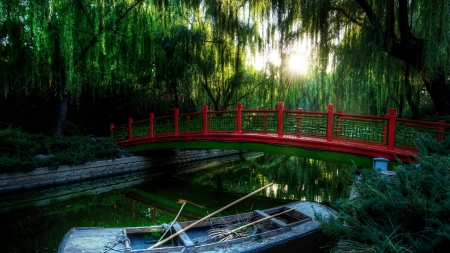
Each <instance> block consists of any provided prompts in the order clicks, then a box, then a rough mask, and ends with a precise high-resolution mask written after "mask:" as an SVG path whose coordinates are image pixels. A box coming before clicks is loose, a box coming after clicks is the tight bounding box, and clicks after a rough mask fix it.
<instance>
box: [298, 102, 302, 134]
mask: <svg viewBox="0 0 450 253" xmlns="http://www.w3.org/2000/svg"><path fill="white" fill-rule="evenodd" d="M302 117H303V109H302V108H298V114H297V134H300V133H301V132H302Z"/></svg>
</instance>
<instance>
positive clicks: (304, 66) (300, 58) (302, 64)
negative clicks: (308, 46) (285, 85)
mask: <svg viewBox="0 0 450 253" xmlns="http://www.w3.org/2000/svg"><path fill="white" fill-rule="evenodd" d="M289 69H290V70H291V71H293V72H296V73H298V74H301V75H306V74H308V70H309V63H308V60H307V59H306V57H305V56H304V55H301V54H298V53H294V54H291V55H290V56H289Z"/></svg>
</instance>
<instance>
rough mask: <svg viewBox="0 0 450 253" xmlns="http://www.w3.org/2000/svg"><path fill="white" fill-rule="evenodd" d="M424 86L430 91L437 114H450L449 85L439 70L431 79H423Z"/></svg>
mask: <svg viewBox="0 0 450 253" xmlns="http://www.w3.org/2000/svg"><path fill="white" fill-rule="evenodd" d="M425 87H426V88H427V90H428V93H430V97H431V100H433V103H434V106H435V107H436V111H437V113H438V114H439V115H445V114H447V115H450V85H449V84H448V83H447V82H446V77H445V75H444V74H443V73H442V72H441V73H439V74H438V75H437V76H436V77H435V78H433V79H432V80H431V81H425Z"/></svg>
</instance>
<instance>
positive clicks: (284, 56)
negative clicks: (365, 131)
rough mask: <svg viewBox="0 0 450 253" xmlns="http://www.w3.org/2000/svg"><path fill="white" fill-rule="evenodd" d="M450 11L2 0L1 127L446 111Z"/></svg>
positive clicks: (302, 3)
mask: <svg viewBox="0 0 450 253" xmlns="http://www.w3.org/2000/svg"><path fill="white" fill-rule="evenodd" d="M437 7H439V8H437ZM449 13H450V3H448V2H447V1H443V0H441V1H418V0H412V1H407V0H401V1H393V0H385V1H368V0H367V1H366V0H362V1H361V0H358V1H335V0H322V1H307V0H297V1H288V0H285V1H251V0H234V1H230V0H225V1H209V0H203V1H200V0H191V1H176V0H172V1H169V0H157V1H144V0H135V1H83V0H74V1H68V0H58V1H44V0H42V1H39V0H38V1H25V0H24V1H12V0H5V1H2V2H1V3H0V75H1V76H0V80H1V81H0V90H1V92H2V96H1V100H0V105H1V106H0V108H1V109H0V110H1V114H0V115H1V116H0V126H1V127H2V128H4V127H8V126H13V127H23V129H24V130H26V131H34V132H36V131H37V132H44V133H48V134H54V135H63V134H64V131H66V133H67V134H76V133H79V134H95V135H107V134H108V133H107V130H106V129H107V128H108V124H109V123H110V122H116V123H120V122H125V121H126V118H128V117H135V118H144V117H147V116H148V113H149V112H155V113H156V115H162V114H168V113H172V110H173V108H175V107H177V108H180V111H181V112H191V111H200V110H201V106H202V105H204V104H208V105H209V106H210V108H211V109H213V110H222V109H230V108H234V107H235V105H236V103H237V102H243V103H244V107H245V108H275V106H276V103H277V102H278V101H283V102H285V107H286V108H289V109H296V108H303V109H304V110H320V111H324V110H326V106H327V104H328V103H333V104H335V106H336V108H337V109H341V110H343V111H344V112H347V113H362V114H371V115H383V114H385V113H387V111H388V109H389V108H390V107H396V108H398V112H399V115H398V116H399V117H409V118H415V119H420V118H424V117H429V116H431V115H446V114H447V115H448V114H449V113H450V99H449V97H448V96H450V95H449V94H450V88H449V84H448V77H449V74H450V63H449V61H450V57H449V53H450V45H449V40H450V32H449V30H450V29H449V27H448V22H447V20H448V18H449V15H450V14H449ZM300 43H302V45H303V46H301V47H299V46H298V45H299V44H300ZM305 45H306V46H305ZM299 51H301V52H299ZM299 53H301V54H303V55H305V57H304V59H303V60H304V61H305V60H306V61H307V67H308V68H307V71H306V69H304V70H303V71H296V67H297V68H301V65H300V64H299V63H298V62H296V61H295V60H294V61H293V58H294V57H295V55H298V54H299ZM269 55H275V56H276V58H277V60H273V59H270V57H269ZM296 64H297V65H296Z"/></svg>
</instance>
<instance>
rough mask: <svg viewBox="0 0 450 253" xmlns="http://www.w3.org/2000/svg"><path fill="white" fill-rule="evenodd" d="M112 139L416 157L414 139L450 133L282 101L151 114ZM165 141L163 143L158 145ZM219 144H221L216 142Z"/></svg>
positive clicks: (447, 128)
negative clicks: (287, 104)
mask: <svg viewBox="0 0 450 253" xmlns="http://www.w3.org/2000/svg"><path fill="white" fill-rule="evenodd" d="M110 131H111V136H113V138H114V139H115V140H116V143H117V144H119V145H121V146H124V147H129V148H133V147H136V146H141V147H142V146H143V145H145V144H153V145H156V144H158V143H161V144H162V143H170V142H173V143H177V144H179V145H180V147H179V148H183V144H182V143H180V142H187V141H189V142H195V141H211V142H212V141H218V142H234V143H241V142H242V143H243V142H246V143H264V144H270V145H282V146H292V147H303V148H310V149H320V150H329V151H337V152H343V153H350V154H357V155H362V156H368V157H383V158H387V159H390V160H397V159H400V160H402V161H404V162H408V161H409V160H414V156H415V155H417V154H418V152H417V150H415V145H416V140H417V139H418V138H421V136H422V135H426V136H428V137H429V138H435V139H436V141H437V142H440V141H442V140H444V139H445V138H447V137H448V136H450V124H447V123H445V122H444V121H439V122H429V121H419V120H410V119H401V118H397V117H396V109H395V108H391V109H390V110H389V114H387V115H384V116H370V115H356V114H345V113H343V112H341V111H338V112H334V105H332V104H330V105H329V106H328V111H327V112H309V111H303V110H301V109H298V110H284V105H283V103H282V102H280V103H278V109H277V110H267V109H264V110H243V107H242V104H241V103H238V105H237V110H230V111H208V107H207V106H204V107H203V111H202V112H196V113H185V114H180V113H179V110H178V109H175V110H174V114H173V115H168V116H162V117H154V114H153V113H150V117H149V119H144V120H140V121H136V122H133V119H131V118H130V119H128V124H124V125H119V126H115V125H114V124H111V126H110ZM162 146H164V145H162ZM216 148H221V147H216Z"/></svg>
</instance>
